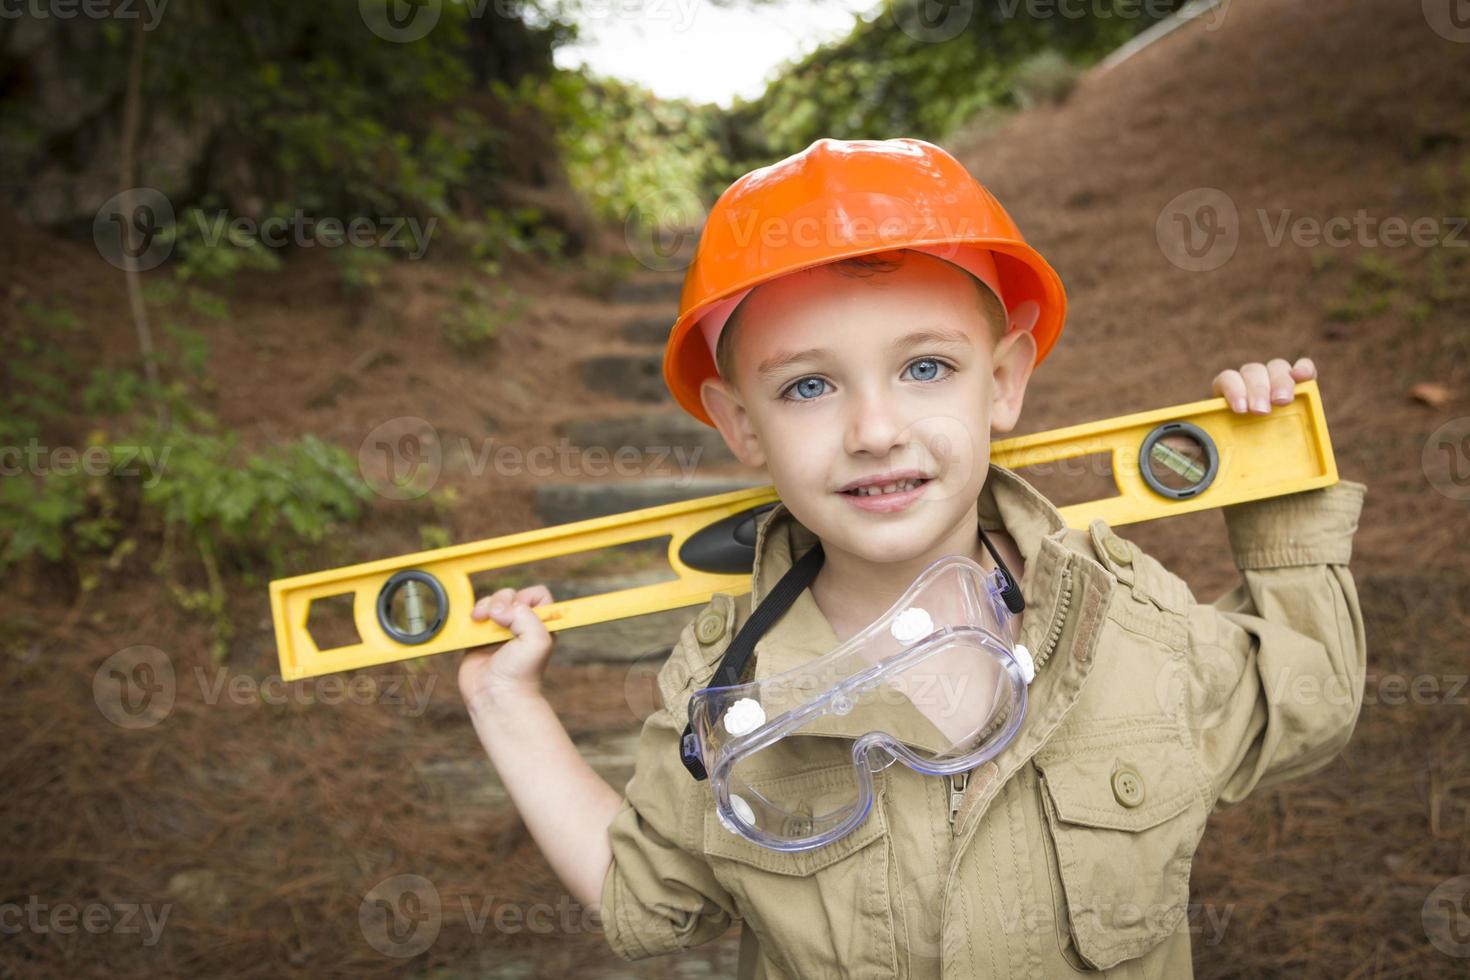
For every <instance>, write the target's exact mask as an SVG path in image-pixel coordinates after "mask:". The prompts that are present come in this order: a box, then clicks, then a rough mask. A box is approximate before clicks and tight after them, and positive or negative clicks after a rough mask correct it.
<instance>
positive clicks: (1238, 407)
mask: <svg viewBox="0 0 1470 980" xmlns="http://www.w3.org/2000/svg"><path fill="white" fill-rule="evenodd" d="M1214 387H1215V394H1217V395H1219V396H1220V397H1221V398H1223V399H1225V400H1226V401H1228V402H1229V403H1230V409H1231V411H1235V412H1243V411H1245V380H1244V379H1243V378H1241V376H1240V372H1239V371H1234V370H1231V371H1221V372H1220V373H1219V374H1217V375H1215V386H1214Z"/></svg>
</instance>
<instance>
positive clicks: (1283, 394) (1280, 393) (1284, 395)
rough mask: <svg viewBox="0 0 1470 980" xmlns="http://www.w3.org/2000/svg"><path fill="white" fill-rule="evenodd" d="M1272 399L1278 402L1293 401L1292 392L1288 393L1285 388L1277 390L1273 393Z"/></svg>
mask: <svg viewBox="0 0 1470 980" xmlns="http://www.w3.org/2000/svg"><path fill="white" fill-rule="evenodd" d="M1271 397H1272V398H1273V399H1275V400H1276V401H1278V402H1286V401H1291V392H1289V391H1287V390H1286V389H1285V388H1277V389H1276V390H1275V391H1273V392H1271Z"/></svg>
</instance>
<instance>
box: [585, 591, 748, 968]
mask: <svg viewBox="0 0 1470 980" xmlns="http://www.w3.org/2000/svg"><path fill="white" fill-rule="evenodd" d="M731 606H732V604H731V602H730V597H729V596H727V595H724V594H720V595H717V596H716V597H715V598H714V600H712V601H711V603H710V605H708V606H706V607H705V608H704V610H703V611H702V612H701V613H700V617H701V618H702V617H707V616H710V615H716V616H725V617H727V618H726V623H727V628H728V623H729V619H728V616H729V615H730V614H731ZM723 639H724V640H725V641H726V643H727V642H728V636H726V637H723ZM724 645H725V644H721V645H720V646H719V649H723V646H724ZM710 656H712V654H711V650H710V647H708V646H707V645H704V644H701V643H699V642H697V640H696V638H695V627H694V623H693V622H691V623H690V624H689V625H688V626H686V627H685V629H684V632H683V633H682V634H681V635H680V638H679V642H678V644H677V645H676V646H675V647H674V650H673V652H672V653H671V654H670V655H669V658H668V660H667V661H665V663H664V665H663V667H662V668H660V670H659V673H658V691H659V701H660V704H659V707H658V708H657V710H655V711H654V712H652V713H651V714H650V715H649V716H648V717H647V719H645V721H644V722H643V730H642V732H641V734H640V736H639V740H638V750H637V759H636V761H635V764H634V770H633V776H632V778H631V779H629V780H628V784H627V788H626V790H625V793H624V800H623V805H622V807H621V808H619V810H618V812H617V814H616V815H615V816H614V817H613V820H612V822H611V823H610V824H609V825H608V839H609V842H610V844H611V847H612V864H611V866H610V867H609V868H608V873H607V877H606V878H604V879H603V883H602V896H601V920H602V927H603V935H604V936H605V937H606V939H607V943H608V945H609V946H610V947H611V948H612V950H613V952H614V953H616V954H617V955H618V956H619V957H620V958H622V959H624V960H628V961H632V960H640V959H644V958H646V957H650V956H658V955H660V954H664V953H670V952H673V951H675V950H684V949H688V948H689V947H691V946H698V945H700V944H702V943H706V942H709V941H710V940H711V939H714V938H716V937H718V936H719V935H720V934H722V933H723V932H724V931H725V930H726V929H728V928H729V926H730V923H731V922H732V921H734V920H735V919H736V918H737V917H738V914H737V911H736V907H735V903H734V900H733V899H732V898H731V896H730V895H729V893H728V892H726V891H725V889H724V888H723V887H721V885H720V884H719V882H717V881H716V880H715V877H714V875H713V874H712V873H711V871H710V867H709V864H708V862H707V861H706V860H705V858H704V850H703V838H704V830H703V828H704V805H703V804H704V796H707V795H708V794H709V784H708V783H706V782H700V781H696V780H695V779H694V778H693V777H692V776H690V774H689V772H688V770H686V769H685V768H684V765H683V763H682V762H681V761H680V758H679V739H680V737H681V736H682V734H683V731H684V725H685V723H686V722H687V720H688V707H687V706H688V701H689V694H690V692H691V691H692V690H693V688H694V686H695V685H694V683H693V682H694V681H695V680H697V675H698V674H699V672H700V671H701V670H702V669H703V668H704V664H705V661H706V660H707V659H708V658H709V657H710Z"/></svg>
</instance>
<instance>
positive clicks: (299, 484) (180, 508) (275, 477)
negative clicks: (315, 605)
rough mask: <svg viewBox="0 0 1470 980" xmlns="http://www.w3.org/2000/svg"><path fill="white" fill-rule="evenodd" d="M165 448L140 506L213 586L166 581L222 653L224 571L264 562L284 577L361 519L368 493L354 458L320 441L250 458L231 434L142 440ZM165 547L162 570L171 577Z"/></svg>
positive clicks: (169, 434)
mask: <svg viewBox="0 0 1470 980" xmlns="http://www.w3.org/2000/svg"><path fill="white" fill-rule="evenodd" d="M142 439H143V441H144V444H146V445H154V446H157V447H159V452H158V453H156V454H155V456H154V458H155V459H156V460H157V461H158V463H157V466H156V467H155V468H154V469H153V471H152V472H150V473H149V474H148V475H147V476H146V477H145V478H144V481H143V493H142V500H143V504H144V505H145V506H146V507H148V508H150V509H152V510H155V511H156V512H157V513H158V515H159V516H160V518H161V519H162V521H163V523H164V530H165V541H166V542H168V543H169V544H170V545H171V544H173V543H174V542H182V543H183V544H184V545H185V546H187V547H189V548H191V549H192V550H193V551H194V552H195V553H196V554H197V556H198V558H199V561H200V565H201V567H202V568H203V570H204V573H205V578H206V583H207V587H206V588H204V589H189V588H186V587H184V586H183V585H182V584H180V583H179V582H178V581H176V580H175V579H174V578H173V576H172V574H169V581H170V585H171V588H172V589H173V591H174V594H175V596H176V597H177V598H178V599H179V600H180V602H181V603H183V604H184V605H185V606H186V607H187V608H190V609H196V610H203V611H206V612H208V613H209V614H210V615H211V617H213V619H214V621H215V626H216V630H215V653H216V654H217V655H218V654H219V653H221V652H222V651H223V648H224V643H225V641H226V640H227V639H228V638H229V635H230V633H231V632H232V631H231V627H230V624H229V621H228V619H227V618H226V616H225V587H224V578H223V575H222V571H221V570H222V568H223V567H224V566H225V565H226V563H228V565H229V566H231V567H236V568H248V567H250V566H251V565H252V564H258V563H264V564H265V565H266V566H267V567H269V568H270V569H272V570H273V571H279V570H280V569H281V568H282V567H283V566H284V563H285V559H286V557H287V556H288V555H290V554H292V553H299V552H300V551H302V550H303V549H305V548H307V547H309V546H311V545H315V544H319V543H320V542H321V541H322V540H323V539H324V538H325V537H326V535H327V534H328V532H329V531H331V530H332V529H333V528H335V527H337V526H338V525H339V524H341V523H343V522H347V521H352V520H355V519H356V518H357V516H358V514H359V513H360V511H361V508H362V505H363V504H364V503H365V502H366V501H367V500H369V499H371V491H370V489H369V488H368V486H367V485H366V483H364V482H363V480H362V478H361V477H360V476H359V474H358V473H357V469H356V465H355V461H354V460H353V458H352V456H351V454H350V453H348V452H347V451H346V450H344V449H342V448H341V447H338V446H333V445H329V444H327V443H324V442H322V441H321V440H320V439H318V438H316V437H315V436H313V435H307V436H304V437H303V438H301V439H300V440H298V441H295V442H290V443H284V444H279V445H275V446H271V447H269V448H268V449H266V450H265V451H263V452H259V453H246V452H244V451H242V450H241V449H240V446H239V440H238V437H237V436H235V435H234V434H233V433H217V432H210V431H189V430H182V429H177V428H176V429H172V430H168V431H161V430H157V429H153V430H148V431H145V432H143V433H142ZM172 560H173V556H172V554H171V553H170V550H169V548H168V547H167V546H166V548H165V552H164V554H163V556H162V558H161V563H162V568H163V570H164V571H165V572H171V565H172Z"/></svg>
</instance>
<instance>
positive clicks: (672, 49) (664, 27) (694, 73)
mask: <svg viewBox="0 0 1470 980" xmlns="http://www.w3.org/2000/svg"><path fill="white" fill-rule="evenodd" d="M879 3H880V0H777V2H774V3H766V4H761V5H759V6H750V5H747V4H744V3H739V2H737V3H736V5H735V6H732V7H716V6H713V5H712V4H710V3H708V2H707V0H583V4H582V6H583V8H584V9H583V11H582V14H581V16H580V17H579V18H578V19H577V24H578V27H579V28H580V30H581V33H582V38H583V40H582V43H580V44H575V45H567V46H565V47H562V48H558V49H557V51H556V55H555V57H556V63H557V65H558V66H560V67H563V68H574V67H576V66H577V65H578V64H582V65H585V66H587V67H588V68H590V69H591V70H592V71H593V72H595V73H597V74H599V75H610V76H612V77H615V78H622V79H627V80H631V81H635V82H637V83H638V84H640V85H642V86H643V87H644V88H647V89H651V90H652V91H653V92H654V93H655V94H656V95H658V96H660V97H663V98H686V99H691V100H693V101H695V102H716V103H718V104H720V105H722V106H726V107H728V106H729V105H730V103H731V102H732V101H733V100H734V98H735V96H737V95H739V96H741V97H742V98H746V99H753V98H755V97H756V96H758V95H760V94H761V93H762V92H763V91H765V87H766V83H767V82H768V81H770V76H771V75H772V74H773V73H774V72H775V70H776V68H777V66H779V65H780V64H781V63H782V62H784V61H787V60H790V59H796V58H799V57H801V56H802V55H805V54H808V53H810V52H811V51H813V50H815V49H816V48H817V47H818V46H820V45H821V44H823V43H825V42H827V41H831V40H835V39H836V38H839V37H843V36H845V35H846V34H847V33H848V32H849V31H850V30H851V29H852V25H853V16H854V14H865V15H871V12H872V11H874V10H876V9H878V7H879Z"/></svg>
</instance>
